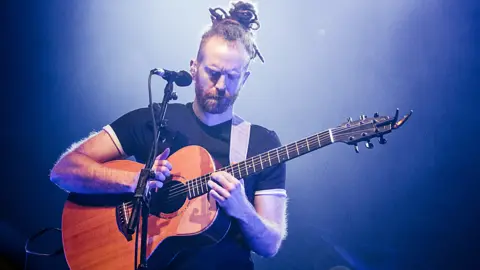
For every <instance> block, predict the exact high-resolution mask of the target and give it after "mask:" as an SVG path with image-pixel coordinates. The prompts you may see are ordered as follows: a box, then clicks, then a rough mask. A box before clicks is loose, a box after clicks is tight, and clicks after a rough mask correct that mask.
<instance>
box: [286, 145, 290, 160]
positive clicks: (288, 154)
mask: <svg viewBox="0 0 480 270" xmlns="http://www.w3.org/2000/svg"><path fill="white" fill-rule="evenodd" d="M285 151H287V159H290V153H288V148H287V147H286V146H285Z"/></svg>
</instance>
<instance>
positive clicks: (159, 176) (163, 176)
mask: <svg viewBox="0 0 480 270" xmlns="http://www.w3.org/2000/svg"><path fill="white" fill-rule="evenodd" d="M155 179H157V180H160V181H165V179H166V178H165V175H163V173H161V172H155Z"/></svg>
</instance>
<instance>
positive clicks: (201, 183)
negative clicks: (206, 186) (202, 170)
mask: <svg viewBox="0 0 480 270" xmlns="http://www.w3.org/2000/svg"><path fill="white" fill-rule="evenodd" d="M200 187H201V188H202V194H203V193H204V192H203V182H202V181H200Z"/></svg>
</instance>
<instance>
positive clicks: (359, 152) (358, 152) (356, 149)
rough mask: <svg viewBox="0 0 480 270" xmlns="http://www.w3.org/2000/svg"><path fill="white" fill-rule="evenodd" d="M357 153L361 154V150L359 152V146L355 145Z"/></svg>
mask: <svg viewBox="0 0 480 270" xmlns="http://www.w3.org/2000/svg"><path fill="white" fill-rule="evenodd" d="M355 152H357V153H360V150H358V145H357V144H355Z"/></svg>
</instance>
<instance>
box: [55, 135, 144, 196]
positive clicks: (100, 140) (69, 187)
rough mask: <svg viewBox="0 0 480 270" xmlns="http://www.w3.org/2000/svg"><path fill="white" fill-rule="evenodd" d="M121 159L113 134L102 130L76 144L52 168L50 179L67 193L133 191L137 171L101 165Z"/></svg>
mask: <svg viewBox="0 0 480 270" xmlns="http://www.w3.org/2000/svg"><path fill="white" fill-rule="evenodd" d="M121 156H122V155H121V153H120V151H119V150H118V149H117V146H116V145H115V143H114V142H113V140H112V138H111V137H110V135H109V134H108V133H107V132H105V131H104V130H102V131H100V132H98V133H94V134H92V135H91V136H89V137H88V138H86V139H84V140H82V141H80V142H77V143H75V144H73V145H72V146H71V147H70V149H68V150H67V151H66V152H65V153H64V154H63V155H62V156H61V157H60V159H59V160H58V161H57V163H56V164H55V165H54V167H53V168H52V170H51V173H50V180H51V181H52V182H53V183H55V184H56V185H57V186H59V187H60V188H62V189H64V190H66V191H67V192H76V193H124V192H132V190H133V186H134V185H135V182H136V177H137V175H138V173H137V172H127V171H123V170H116V169H112V168H108V167H106V166H104V165H102V163H104V162H107V161H110V160H113V159H116V158H118V157H121Z"/></svg>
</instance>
